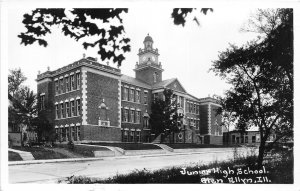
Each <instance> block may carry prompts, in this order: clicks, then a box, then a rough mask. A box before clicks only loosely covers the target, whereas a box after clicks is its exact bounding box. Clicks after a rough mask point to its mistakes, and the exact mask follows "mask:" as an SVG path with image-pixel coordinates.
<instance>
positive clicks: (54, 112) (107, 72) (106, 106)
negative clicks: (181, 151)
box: [37, 35, 223, 144]
mask: <svg viewBox="0 0 300 191" xmlns="http://www.w3.org/2000/svg"><path fill="white" fill-rule="evenodd" d="M143 44H144V47H143V48H140V49H139V51H138V60H139V61H138V62H137V63H136V65H135V68H134V71H135V77H130V76H126V75H123V74H121V70H120V69H118V68H114V67H111V66H109V65H105V64H101V63H99V62H97V60H96V59H94V58H91V57H87V58H85V56H84V57H83V58H82V59H80V60H78V61H75V62H74V63H72V64H69V65H67V66H64V67H62V68H59V69H57V70H55V71H50V70H49V68H48V71H46V72H44V73H42V74H38V76H37V90H38V96H39V109H40V113H44V114H45V115H46V116H47V118H48V120H49V122H50V123H52V124H53V126H54V128H55V131H56V135H57V136H56V138H57V141H63V142H65V141H68V140H74V141H105V142H151V141H153V140H154V139H155V137H153V135H152V134H151V127H150V124H149V118H150V114H151V103H152V100H153V99H155V98H157V97H160V96H162V93H163V91H164V89H166V88H169V89H172V90H173V91H174V94H175V95H176V97H177V99H176V100H177V102H178V106H179V110H178V111H179V112H181V113H183V115H184V120H183V121H184V123H183V125H182V128H183V129H184V130H183V131H182V132H180V133H178V134H176V135H175V141H176V142H191V143H203V144H204V143H205V144H222V134H223V132H222V128H221V126H220V124H221V116H216V114H215V113H216V111H215V110H216V109H217V108H218V107H220V105H219V104H218V103H217V100H215V99H213V98H210V97H208V98H202V99H199V98H197V97H195V96H192V95H190V94H189V93H188V92H186V91H185V89H184V87H183V86H182V84H181V83H180V82H179V80H178V79H177V78H172V79H167V80H163V78H162V73H163V71H164V70H163V68H162V64H161V62H159V53H158V49H157V48H156V49H155V48H153V39H152V38H151V37H150V36H149V35H148V36H146V38H145V40H144V42H143Z"/></svg>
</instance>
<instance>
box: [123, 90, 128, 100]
mask: <svg viewBox="0 0 300 191" xmlns="http://www.w3.org/2000/svg"><path fill="white" fill-rule="evenodd" d="M124 100H126V101H128V88H124Z"/></svg>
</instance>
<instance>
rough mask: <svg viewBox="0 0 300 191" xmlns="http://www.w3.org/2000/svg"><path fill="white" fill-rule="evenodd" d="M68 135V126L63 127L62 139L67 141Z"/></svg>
mask: <svg viewBox="0 0 300 191" xmlns="http://www.w3.org/2000/svg"><path fill="white" fill-rule="evenodd" d="M66 137H67V128H62V140H63V141H66Z"/></svg>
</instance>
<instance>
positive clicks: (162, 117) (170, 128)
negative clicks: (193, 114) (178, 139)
mask: <svg viewBox="0 0 300 191" xmlns="http://www.w3.org/2000/svg"><path fill="white" fill-rule="evenodd" d="M177 109H178V107H177V101H176V100H175V95H174V94H173V91H172V90H170V89H165V90H164V91H163V98H157V99H154V100H153V103H152V105H151V111H152V113H151V114H150V125H151V130H152V133H154V134H155V135H156V136H158V135H160V134H162V133H164V135H165V137H167V136H168V135H170V134H171V133H173V134H174V133H178V132H179V131H180V127H179V126H178V121H179V120H180V119H181V118H182V117H183V116H181V115H179V114H178V113H177Z"/></svg>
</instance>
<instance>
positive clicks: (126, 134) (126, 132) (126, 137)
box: [123, 130, 128, 142]
mask: <svg viewBox="0 0 300 191" xmlns="http://www.w3.org/2000/svg"><path fill="white" fill-rule="evenodd" d="M123 140H124V142H127V141H128V131H126V130H124V135H123Z"/></svg>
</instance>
